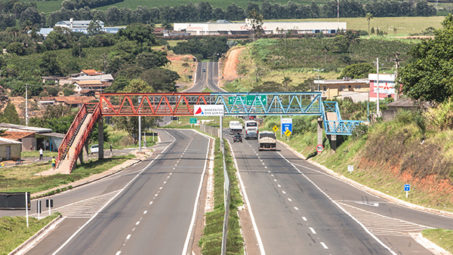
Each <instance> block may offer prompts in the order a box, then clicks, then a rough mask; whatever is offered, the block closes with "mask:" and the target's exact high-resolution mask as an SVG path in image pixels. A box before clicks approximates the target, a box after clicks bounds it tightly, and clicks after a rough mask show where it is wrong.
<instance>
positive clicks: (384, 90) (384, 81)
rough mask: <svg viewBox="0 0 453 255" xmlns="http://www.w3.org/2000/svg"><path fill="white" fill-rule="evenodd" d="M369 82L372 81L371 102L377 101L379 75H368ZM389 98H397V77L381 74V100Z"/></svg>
mask: <svg viewBox="0 0 453 255" xmlns="http://www.w3.org/2000/svg"><path fill="white" fill-rule="evenodd" d="M368 80H369V81H370V101H376V100H377V93H378V86H377V80H378V75H377V74H374V73H370V74H368ZM388 97H392V98H393V99H395V97H396V94H395V75H394V74H379V98H380V99H381V100H382V99H385V98H388Z"/></svg>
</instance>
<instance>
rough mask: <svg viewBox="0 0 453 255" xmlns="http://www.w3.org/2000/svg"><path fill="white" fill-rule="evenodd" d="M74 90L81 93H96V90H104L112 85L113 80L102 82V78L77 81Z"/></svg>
mask: <svg viewBox="0 0 453 255" xmlns="http://www.w3.org/2000/svg"><path fill="white" fill-rule="evenodd" d="M74 85H75V89H74V91H75V92H77V93H79V94H81V95H94V94H95V93H96V92H98V93H99V92H102V91H104V90H105V89H106V88H108V87H110V85H112V83H111V82H102V81H100V80H86V81H77V82H76V83H75V84H74Z"/></svg>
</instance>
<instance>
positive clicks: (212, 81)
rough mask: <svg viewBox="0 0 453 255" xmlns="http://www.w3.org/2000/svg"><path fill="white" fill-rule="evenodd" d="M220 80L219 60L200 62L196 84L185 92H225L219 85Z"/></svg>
mask: <svg viewBox="0 0 453 255" xmlns="http://www.w3.org/2000/svg"><path fill="white" fill-rule="evenodd" d="M218 81H219V65H218V62H198V65H197V71H196V79H195V83H194V86H193V87H191V88H189V89H187V90H185V91H184V92H207V91H212V92H224V90H223V89H221V88H219V87H218V86H217V83H218Z"/></svg>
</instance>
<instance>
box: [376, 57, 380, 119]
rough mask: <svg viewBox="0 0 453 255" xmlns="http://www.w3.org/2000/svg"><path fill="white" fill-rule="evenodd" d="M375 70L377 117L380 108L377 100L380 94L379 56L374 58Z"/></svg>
mask: <svg viewBox="0 0 453 255" xmlns="http://www.w3.org/2000/svg"><path fill="white" fill-rule="evenodd" d="M376 71H377V77H376V86H377V101H376V115H377V117H381V110H380V108H379V101H380V99H381V98H380V96H379V58H376Z"/></svg>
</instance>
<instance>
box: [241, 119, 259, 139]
mask: <svg viewBox="0 0 453 255" xmlns="http://www.w3.org/2000/svg"><path fill="white" fill-rule="evenodd" d="M244 126H245V139H249V138H255V139H258V122H256V121H254V120H248V121H246V122H245V125H244Z"/></svg>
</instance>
